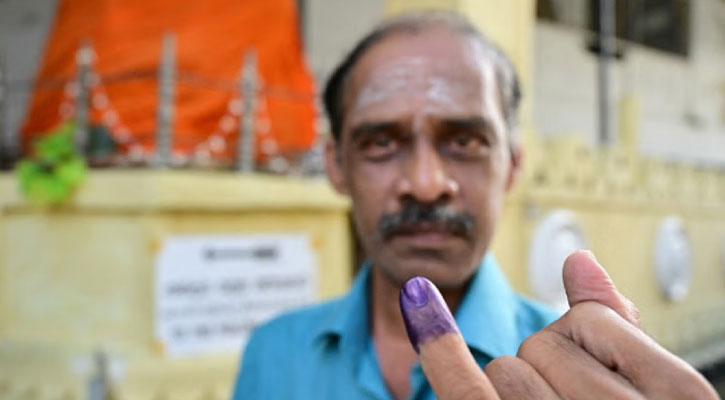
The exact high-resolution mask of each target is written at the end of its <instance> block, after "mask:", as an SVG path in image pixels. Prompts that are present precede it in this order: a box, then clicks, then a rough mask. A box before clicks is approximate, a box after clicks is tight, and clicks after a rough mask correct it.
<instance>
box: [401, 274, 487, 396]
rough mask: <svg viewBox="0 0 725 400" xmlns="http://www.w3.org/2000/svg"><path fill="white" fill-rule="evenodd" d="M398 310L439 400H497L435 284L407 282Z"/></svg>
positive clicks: (424, 281)
mask: <svg viewBox="0 0 725 400" xmlns="http://www.w3.org/2000/svg"><path fill="white" fill-rule="evenodd" d="M400 310H401V311H402V313H403V320H404V321H405V328H406V330H407V332H408V337H409V338H410V342H411V344H412V345H413V347H414V348H415V351H416V352H418V355H419V357H420V363H421V366H422V367H423V372H425V375H426V377H427V378H428V382H429V383H430V384H431V387H432V388H433V391H434V392H435V393H436V395H438V398H439V399H441V400H454V399H455V400H458V399H466V400H474V399H477V400H494V399H499V397H498V395H497V394H496V390H495V389H494V387H493V385H492V384H491V381H490V380H489V379H488V377H487V376H486V374H484V373H483V371H482V370H481V368H480V367H479V366H478V364H476V361H475V360H474V359H473V356H472V355H471V353H470V352H469V351H468V346H466V343H465V341H464V340H463V337H462V336H461V334H460V332H459V331H458V326H457V325H456V321H455V320H454V319H453V315H451V312H450V310H449V309H448V306H447V305H446V303H445V301H444V300H443V297H442V296H441V294H440V292H439V291H438V289H437V288H436V287H435V285H433V284H432V283H431V282H430V281H429V280H427V279H425V278H422V277H415V278H412V279H410V280H408V282H406V283H405V285H403V289H402V290H401V291H400Z"/></svg>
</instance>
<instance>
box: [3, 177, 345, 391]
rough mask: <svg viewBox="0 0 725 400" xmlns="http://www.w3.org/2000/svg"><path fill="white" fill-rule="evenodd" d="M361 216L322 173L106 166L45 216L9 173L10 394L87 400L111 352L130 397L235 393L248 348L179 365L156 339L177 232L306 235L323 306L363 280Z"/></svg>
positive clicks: (6, 345) (6, 376)
mask: <svg viewBox="0 0 725 400" xmlns="http://www.w3.org/2000/svg"><path fill="white" fill-rule="evenodd" d="M347 208H348V203H347V201H346V200H344V199H341V198H339V197H338V196H337V195H335V194H333V192H332V190H331V189H330V188H329V187H328V186H327V183H326V182H324V181H323V180H320V179H293V178H280V177H263V176H241V175H238V174H232V173H229V174H225V173H202V172H173V171H166V172H154V171H129V172H93V173H91V175H90V177H89V180H88V182H87V183H86V184H85V185H84V186H83V188H82V189H81V191H80V192H79V193H78V196H77V197H76V198H75V199H74V201H73V202H72V204H71V205H69V206H66V207H63V208H61V209H56V210H52V211H47V212H39V211H36V210H32V209H29V208H28V207H27V206H26V205H24V203H23V202H22V200H21V199H20V198H19V197H18V195H17V193H16V191H15V181H14V179H13V177H12V176H9V175H3V176H0V296H1V297H0V311H1V312H0V371H3V372H2V373H0V399H2V398H15V396H20V395H22V394H23V393H26V392H27V390H32V391H34V392H35V393H36V395H37V396H38V398H40V399H45V398H48V399H56V398H57V399H60V398H61V397H62V395H63V394H64V393H67V394H68V395H69V396H71V397H72V398H85V397H86V395H87V394H86V393H85V391H86V389H87V388H86V383H87V379H88V373H89V371H90V365H88V364H89V361H88V358H89V357H90V356H91V355H92V353H93V352H94V351H96V350H99V349H100V350H104V351H105V352H107V353H108V354H109V355H110V357H111V359H112V360H114V363H115V364H117V365H121V366H122V367H123V369H124V373H123V378H122V379H120V380H118V381H117V382H116V385H115V387H116V390H117V392H118V393H117V394H118V395H119V396H121V397H122V398H134V399H136V398H138V399H152V398H154V397H158V396H161V397H163V396H168V397H169V398H173V399H186V398H189V399H192V398H193V399H195V400H197V399H200V398H201V397H203V395H204V394H205V393H206V394H209V395H210V396H211V397H210V398H227V396H228V393H229V390H230V389H231V385H232V383H233V381H234V380H233V375H234V373H235V372H236V369H237V362H238V357H239V354H238V352H233V353H232V354H227V355H222V356H213V357H201V358H199V357H196V358H193V359H186V360H171V359H169V358H168V357H166V356H165V355H164V353H163V348H162V346H161V345H160V344H159V343H157V342H156V340H155V338H154V326H153V324H154V322H153V321H154V315H153V312H154V311H153V309H154V301H153V288H154V286H153V283H154V282H153V279H154V263H155V258H156V255H157V253H158V251H159V250H160V247H161V243H162V242H163V240H164V238H166V237H168V236H170V235H180V234H225V233H232V234H233V233H245V232H250V233H265V232H268V233H303V234H305V235H306V236H307V237H309V239H310V244H311V246H312V248H313V249H314V250H315V252H316V255H317V259H318V263H319V275H318V276H319V284H318V290H319V297H320V299H322V298H328V297H330V296H335V295H339V294H341V293H342V292H343V291H344V290H345V288H347V286H348V285H349V282H350V279H351V270H352V266H351V258H352V255H351V247H350V242H351V239H350V233H349V229H348V220H347V214H346V212H347ZM3 388H5V389H3Z"/></svg>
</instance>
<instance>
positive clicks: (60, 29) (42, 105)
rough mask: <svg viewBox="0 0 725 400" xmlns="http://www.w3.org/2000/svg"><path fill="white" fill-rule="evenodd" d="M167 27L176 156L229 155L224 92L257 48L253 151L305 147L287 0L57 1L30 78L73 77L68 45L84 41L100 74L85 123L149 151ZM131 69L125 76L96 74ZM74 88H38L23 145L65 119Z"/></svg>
mask: <svg viewBox="0 0 725 400" xmlns="http://www.w3.org/2000/svg"><path fill="white" fill-rule="evenodd" d="M165 32H171V33H173V34H174V35H175V37H176V70H177V81H176V85H175V101H174V123H173V129H172V131H173V133H174V139H173V141H174V151H175V152H176V153H180V154H186V155H189V154H192V153H193V152H194V151H198V150H199V149H209V148H210V149H211V151H212V153H213V155H215V156H217V157H219V158H227V159H231V158H233V157H234V155H235V153H236V138H237V123H238V118H237V117H236V116H235V113H234V111H235V110H238V107H230V104H231V105H234V104H237V105H238V104H239V102H233V101H232V100H233V99H234V98H238V97H239V95H238V93H237V92H235V91H234V90H232V89H233V88H234V87H235V82H236V81H237V80H238V78H239V76H240V71H241V68H242V62H243V58H244V53H245V51H246V50H248V49H254V50H255V51H256V53H257V63H258V71H259V72H258V73H259V75H260V76H261V80H262V84H263V88H264V89H263V90H262V91H261V92H260V97H259V99H258V102H257V105H258V107H257V115H256V121H257V123H256V124H255V128H256V131H257V134H258V139H257V155H258V157H264V155H265V154H267V153H270V152H274V151H275V149H278V151H280V152H284V153H287V152H292V153H295V152H300V151H304V150H306V149H308V148H309V147H310V146H311V145H312V144H313V142H314V140H315V130H314V121H315V107H314V101H313V96H314V94H313V93H314V89H313V82H312V78H311V77H310V74H309V73H308V71H307V69H306V66H305V64H304V57H303V54H302V50H301V44H300V37H299V28H298V19H297V9H296V2H295V1H294V0H256V1H252V0H250V1H238V0H204V1H198V0H61V1H60V2H59V4H58V8H57V14H56V19H55V24H54V26H53V28H52V30H51V35H50V36H49V38H48V43H47V47H46V50H45V55H44V58H43V62H42V66H41V68H40V70H39V72H38V75H37V79H38V81H39V82H42V81H44V80H47V79H57V78H70V79H73V78H74V77H75V75H76V62H75V59H76V51H77V50H78V48H79V45H80V44H81V43H82V41H83V40H88V41H89V42H90V44H91V46H92V48H93V50H94V52H95V55H96V56H95V58H94V62H93V65H92V70H93V71H94V73H96V74H98V75H100V77H101V78H100V81H99V82H98V84H96V85H95V86H93V87H92V89H91V91H90V93H91V97H92V98H93V99H94V100H93V101H92V102H91V104H92V105H93V106H92V112H91V121H92V123H93V124H103V125H105V126H106V127H107V128H109V130H110V131H111V132H112V133H113V137H114V138H115V139H117V141H118V142H120V143H121V144H122V145H123V146H122V149H124V150H126V151H127V150H129V149H130V148H132V147H133V146H136V148H137V150H138V148H139V147H138V146H142V147H143V148H144V149H146V150H147V151H153V148H154V144H155V130H156V113H157V99H158V87H157V80H158V78H157V72H156V70H157V69H158V67H159V65H160V57H161V43H162V38H163V35H164V33H165ZM134 71H135V72H138V75H137V78H135V79H133V80H125V81H122V80H117V81H111V80H107V79H105V78H104V77H109V76H113V75H117V74H123V73H127V72H128V73H132V72H134ZM190 75H194V76H199V77H203V78H205V79H202V80H201V81H206V83H204V82H201V81H200V80H199V79H192V78H193V77H190ZM215 85H216V87H215ZM73 95H74V90H73V88H72V85H67V84H66V85H65V89H64V86H63V85H62V84H61V85H60V86H58V85H56V86H55V87H48V86H47V85H45V86H44V85H37V86H36V88H35V91H34V93H33V97H32V102H31V105H30V107H29V110H30V111H29V113H28V115H27V119H26V121H25V124H24V126H23V144H24V148H25V149H28V147H27V146H28V144H29V142H30V139H31V138H33V137H34V136H37V135H39V134H41V133H42V132H46V131H48V130H49V129H51V128H53V127H55V126H56V125H57V124H58V123H60V122H61V121H62V120H63V119H64V117H63V116H64V115H65V117H66V118H68V116H70V117H72V115H73V114H72V106H73V104H74V103H73ZM104 98H105V100H104ZM106 100H107V101H106ZM230 109H231V111H230ZM64 110H65V111H64ZM69 110H71V111H69ZM114 114H115V115H116V116H117V118H115V117H114ZM237 114H238V113H237ZM225 115H226V116H227V118H224V116H225ZM128 132H130V138H128V137H127V135H128ZM220 138H221V139H220ZM210 139H211V140H210ZM199 146H200V147H199ZM263 150H266V151H263Z"/></svg>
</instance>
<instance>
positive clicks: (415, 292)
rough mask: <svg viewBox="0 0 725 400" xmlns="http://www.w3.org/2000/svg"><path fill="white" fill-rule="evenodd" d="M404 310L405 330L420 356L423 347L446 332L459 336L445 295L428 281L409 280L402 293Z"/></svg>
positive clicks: (418, 277) (401, 299)
mask: <svg viewBox="0 0 725 400" xmlns="http://www.w3.org/2000/svg"><path fill="white" fill-rule="evenodd" d="M400 311H401V312H402V313H403V321H404V322H405V330H406V331H407V332H408V338H409V339H410V343H411V344H412V345H413V348H414V349H415V351H416V352H417V353H420V345H421V344H423V343H425V342H427V341H429V340H431V339H435V338H437V337H439V336H442V335H444V334H446V333H459V332H458V326H457V325H456V321H455V320H454V319H453V315H451V312H450V310H448V306H447V305H446V302H445V301H444V300H443V296H441V293H440V292H439V291H438V288H436V287H435V285H433V283H432V282H431V281H429V280H428V279H426V278H423V277H420V276H416V277H414V278H411V279H409V280H408V281H407V282H405V284H404V285H403V288H402V289H401V290H400Z"/></svg>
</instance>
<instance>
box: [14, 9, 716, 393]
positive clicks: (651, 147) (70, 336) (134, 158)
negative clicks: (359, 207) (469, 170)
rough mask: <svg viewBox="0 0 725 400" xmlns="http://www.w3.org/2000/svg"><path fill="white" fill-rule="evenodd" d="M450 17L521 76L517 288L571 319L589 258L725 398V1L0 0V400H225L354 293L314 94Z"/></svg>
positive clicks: (510, 211) (505, 240)
mask: <svg viewBox="0 0 725 400" xmlns="http://www.w3.org/2000/svg"><path fill="white" fill-rule="evenodd" d="M430 7H436V8H447V9H452V10H455V11H457V12H460V13H462V14H464V15H466V16H467V17H468V18H469V19H471V20H472V21H473V22H474V24H476V25H477V26H478V27H480V28H481V29H482V30H483V31H484V32H486V33H487V34H488V35H489V36H491V38H492V39H493V40H494V41H495V42H497V43H499V44H500V45H501V46H502V47H503V48H504V49H505V50H506V51H507V53H508V54H510V56H511V57H512V59H513V61H514V63H515V64H516V66H517V68H518V70H519V73H520V75H521V77H522V81H523V84H524V94H525V101H524V105H523V109H522V112H521V115H520V117H521V120H522V130H523V138H524V146H525V154H526V161H525V172H524V176H523V179H522V182H521V183H520V184H519V185H518V187H517V188H516V189H515V191H514V193H512V194H511V195H510V196H509V198H508V199H507V201H506V205H505V208H504V217H503V220H502V222H501V226H500V227H499V230H498V232H497V235H496V237H495V242H494V244H493V249H492V250H493V252H494V254H495V255H496V257H497V258H498V260H499V262H500V263H501V265H502V267H503V269H504V270H505V272H506V273H507V275H508V276H509V279H510V280H511V282H512V285H513V286H514V287H515V288H516V289H517V290H519V291H521V292H523V293H526V294H528V295H529V296H531V297H534V298H538V299H540V300H542V301H545V302H547V303H549V304H550V305H552V306H554V307H557V308H560V309H562V310H564V309H565V308H566V305H565V297H563V287H562V284H561V281H560V276H561V265H562V262H563V260H564V258H565V257H566V255H568V254H569V252H571V251H572V250H574V249H577V248H589V249H592V250H593V251H594V252H595V253H596V254H597V257H598V258H599V260H600V261H601V263H602V264H603V265H604V266H605V267H606V268H607V269H608V271H609V272H610V274H611V275H612V277H613V278H614V280H615V283H617V285H618V287H619V288H620V290H621V291H622V292H623V293H624V294H625V295H626V296H628V297H629V298H630V299H632V300H633V301H634V302H635V303H636V304H637V305H638V306H639V308H640V310H641V312H642V319H643V325H644V329H645V330H646V332H647V333H648V334H650V335H651V336H653V337H654V338H655V339H656V340H657V341H658V342H660V343H661V344H662V345H664V346H665V347H667V348H668V349H669V350H671V351H673V352H675V353H676V354H678V355H679V356H681V357H683V358H684V359H685V360H686V361H688V362H689V363H691V364H692V365H694V366H695V367H696V368H698V369H699V370H700V371H702V372H703V373H704V374H705V375H706V377H708V379H710V380H711V381H712V382H713V383H714V384H715V385H716V386H717V387H718V388H719V390H720V391H721V393H723V390H725V389H723V388H724V387H725V384H724V383H723V382H724V381H725V1H724V0H697V1H695V0H538V1H535V0H509V1H507V2H501V1H494V0H470V1H451V0H420V1H414V0H366V1H364V2H363V1H353V0H334V1H333V0H264V1H261V0H260V1H246V2H238V1H231V0H208V1H204V2H195V1H187V0H184V1H179V0H176V1H171V0H143V1H141V0H123V1H121V0H95V1H90V0H0V167H1V168H2V170H0V399H27V400H45V399H48V400H61V399H62V400H75V399H91V400H101V399H107V398H116V399H134V400H135V399H159V400H161V399H168V400H177V399H178V400H184V399H194V400H216V399H225V398H228V397H229V393H230V390H231V388H232V385H233V382H234V377H235V374H236V370H237V365H238V360H239V354H240V350H241V349H242V348H243V346H244V344H245V341H246V338H247V336H248V334H249V332H250V330H251V329H253V327H254V326H256V325H257V324H259V323H261V322H263V321H265V320H267V319H268V318H271V317H272V316H274V315H276V314H278V313H280V312H282V311H284V310H288V309H290V308H294V307H298V306H301V305H304V304H307V303H310V302H315V301H319V300H321V299H326V298H329V297H332V296H336V295H340V294H342V293H344V292H345V290H346V289H347V288H348V285H349V283H350V282H351V280H352V277H353V275H354V273H355V271H356V270H357V266H358V265H359V262H360V260H361V258H362V257H363V255H361V254H360V251H359V248H358V246H357V244H356V240H355V238H354V235H353V233H352V230H351V227H350V222H349V218H348V211H349V203H348V201H347V200H346V199H344V198H341V197H339V196H337V195H335V194H334V193H333V192H332V190H331V189H330V188H329V186H328V185H327V183H326V181H325V178H324V170H323V165H322V159H321V149H322V147H321V144H322V143H324V140H325V137H326V136H327V135H329V127H328V124H327V121H326V119H325V116H324V114H323V112H322V110H321V107H320V102H319V98H318V94H319V92H320V90H321V87H322V85H323V84H324V82H325V79H326V78H327V76H328V75H329V73H330V72H331V70H332V68H334V66H335V65H336V63H337V62H339V61H340V60H341V58H342V57H343V56H344V55H345V53H346V52H347V51H348V50H349V49H350V47H351V46H352V45H353V44H354V43H355V41H356V40H358V39H359V38H360V37H361V36H362V35H364V34H365V33H366V32H367V31H369V30H370V29H371V28H372V27H373V26H374V25H375V24H376V23H378V22H379V21H381V20H382V19H383V18H384V17H385V16H386V15H391V14H395V13H399V12H402V11H406V10H411V9H419V8H430ZM653 368H656V366H653Z"/></svg>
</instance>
